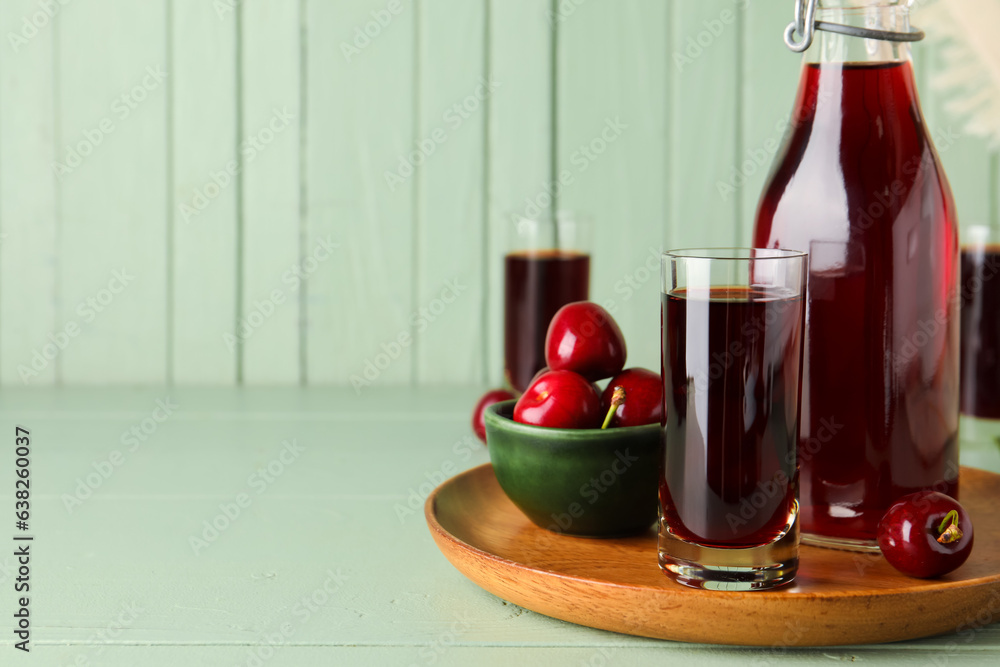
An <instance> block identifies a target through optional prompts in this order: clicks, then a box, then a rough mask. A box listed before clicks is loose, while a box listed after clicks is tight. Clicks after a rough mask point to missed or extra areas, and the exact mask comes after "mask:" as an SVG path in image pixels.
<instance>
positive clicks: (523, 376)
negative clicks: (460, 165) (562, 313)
mask: <svg viewBox="0 0 1000 667" xmlns="http://www.w3.org/2000/svg"><path fill="white" fill-rule="evenodd" d="M512 223H513V224H512V228H511V232H510V240H509V243H508V245H509V250H508V253H507V256H506V257H505V258H504V377H505V379H506V382H507V385H508V386H509V387H510V388H511V389H513V390H515V391H518V392H523V391H524V390H525V389H527V388H528V384H529V383H530V382H531V379H532V378H533V377H534V376H535V374H536V373H538V371H540V370H541V369H542V368H544V367H545V335H546V333H547V332H548V330H549V322H551V321H552V316H553V315H555V314H556V311H558V310H559V309H560V308H562V307H563V306H565V305H566V304H567V303H572V302H574V301H586V300H587V299H588V298H589V294H590V252H589V251H590V224H589V222H588V221H587V220H585V219H581V218H580V217H578V216H574V215H573V214H571V213H569V212H565V211H560V212H558V213H555V214H552V213H543V214H540V215H535V216H530V217H529V216H526V215H515V216H513V217H512Z"/></svg>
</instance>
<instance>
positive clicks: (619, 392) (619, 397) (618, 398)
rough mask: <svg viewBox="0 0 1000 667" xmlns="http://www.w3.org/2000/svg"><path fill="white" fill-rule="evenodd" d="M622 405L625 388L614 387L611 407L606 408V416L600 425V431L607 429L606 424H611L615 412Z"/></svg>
mask: <svg viewBox="0 0 1000 667" xmlns="http://www.w3.org/2000/svg"><path fill="white" fill-rule="evenodd" d="M623 403H625V387H615V390H614V392H613V393H612V394H611V407H610V408H608V415H607V416H606V417H605V418H604V424H602V425H601V428H602V429H605V428H607V427H608V424H610V423H611V418H612V417H614V416H615V411H616V410H618V408H619V407H621V405H622V404H623Z"/></svg>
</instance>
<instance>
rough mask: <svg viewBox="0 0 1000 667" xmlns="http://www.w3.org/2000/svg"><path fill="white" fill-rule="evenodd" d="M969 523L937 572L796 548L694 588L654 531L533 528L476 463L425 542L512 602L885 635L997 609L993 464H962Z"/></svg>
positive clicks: (736, 633)
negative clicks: (769, 565)
mask: <svg viewBox="0 0 1000 667" xmlns="http://www.w3.org/2000/svg"><path fill="white" fill-rule="evenodd" d="M961 489H962V504H963V505H964V506H965V507H966V509H967V510H968V511H969V513H970V515H971V516H972V520H973V523H974V525H975V531H976V533H975V546H974V547H973V550H972V555H971V556H970V557H969V560H968V561H967V562H966V563H965V564H964V565H963V566H962V567H960V568H959V569H958V570H956V571H955V572H953V573H952V574H950V575H948V576H946V577H944V578H942V579H938V580H931V581H927V580H920V579H911V578H909V577H906V576H903V575H901V574H899V573H897V572H896V571H895V570H894V569H892V567H891V566H890V565H889V564H888V563H886V562H885V561H884V560H883V559H882V558H881V556H879V555H878V554H856V553H851V552H846V551H834V550H830V549H820V548H815V547H807V546H803V547H802V549H801V552H800V566H799V573H798V576H797V578H796V581H795V583H794V584H792V585H791V586H789V587H787V588H785V589H783V590H779V591H767V592H748V593H730V592H716V591H701V590H697V589H692V588H687V587H684V586H680V585H678V584H675V583H674V582H672V581H670V580H669V579H668V578H667V577H666V576H665V575H664V574H663V573H662V572H660V569H659V567H658V566H657V562H656V537H655V533H654V531H653V530H652V529H651V530H650V531H649V533H648V534H646V535H642V536H638V537H632V538H624V539H609V540H599V539H587V538H577V537H569V536H564V535H557V534H555V533H551V532H549V531H546V530H543V529H541V528H538V527H536V526H535V525H534V524H533V523H531V522H530V521H529V520H528V519H527V517H525V516H524V514H522V513H521V511H520V510H518V509H517V508H516V507H515V506H514V504H513V503H511V502H510V500H508V499H507V496H506V495H504V493H503V491H502V490H501V489H500V486H499V484H497V481H496V477H495V476H494V475H493V468H492V466H491V465H489V464H486V465H482V466H479V467H478V468H474V469H472V470H469V471H467V472H465V473H462V474H460V475H457V476H456V477H453V478H452V479H450V480H448V481H447V482H445V483H444V484H442V485H441V486H440V487H438V488H437V490H436V491H435V492H434V493H433V494H431V496H430V497H429V498H428V499H427V503H426V506H425V514H426V517H427V523H428V525H429V526H430V529H431V534H432V535H433V536H434V540H435V542H437V545H438V547H439V548H440V549H441V551H442V552H443V553H444V555H445V556H446V557H447V558H448V560H449V561H451V563H452V564H453V565H454V566H455V567H456V568H458V570H459V571H460V572H462V574H464V575H465V576H467V577H468V578H469V579H471V580H472V581H474V582H475V583H476V584H478V585H479V586H481V587H483V588H485V589H486V590H487V591H489V592H491V593H493V594H494V595H497V596H499V597H501V598H503V599H505V600H509V601H510V602H513V603H514V604H517V605H520V606H522V607H525V608H527V609H531V610H533V611H536V612H538V613H541V614H545V615H546V616H552V617H554V618H559V619H562V620H565V621H570V622H572V623H578V624H580V625H587V626H590V627H594V628H601V629H604V630H612V631H614V632H623V633H626V634H631V635H640V636H644V637H655V638H660V639H673V640H679V641H687V642H705V643H713V644H737V645H748V646H776V647H784V646H828V645H838V644H870V643H879V642H891V641H899V640H904V639H914V638H917V637H927V636H930V635H936V634H941V633H945V632H956V631H966V630H968V629H976V628H979V627H982V626H983V625H986V624H989V623H992V622H994V621H998V620H1000V514H998V513H997V511H996V508H997V506H998V504H1000V475H995V474H993V473H989V472H985V471H982V470H976V469H973V468H963V469H962V472H961Z"/></svg>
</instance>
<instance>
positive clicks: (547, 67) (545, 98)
mask: <svg viewBox="0 0 1000 667" xmlns="http://www.w3.org/2000/svg"><path fill="white" fill-rule="evenodd" d="M489 11H490V15H489V21H490V34H489V40H490V44H489V47H490V52H489V70H490V73H491V74H492V75H493V76H494V77H496V80H497V81H500V82H501V83H502V84H503V88H502V90H501V94H498V95H495V96H494V97H492V98H491V99H490V108H489V111H490V113H489V125H490V126H489V141H488V144H487V147H486V157H487V161H488V164H487V169H488V181H489V182H488V184H487V188H488V197H489V206H488V218H487V224H488V228H487V233H486V248H485V251H486V254H485V258H484V262H485V263H486V265H487V268H488V275H487V282H486V285H485V288H484V291H485V294H486V299H487V301H488V303H487V312H486V330H485V331H484V332H483V336H484V343H485V355H486V378H487V380H488V382H489V384H491V385H494V386H500V385H501V384H502V382H503V368H504V351H503V344H504V340H503V326H504V320H503V318H504V262H503V258H504V256H505V255H506V252H507V250H508V249H509V244H510V241H511V237H512V233H513V229H512V228H513V224H514V223H513V221H512V217H513V216H514V215H527V214H531V213H532V212H533V210H534V209H533V208H532V207H538V208H539V209H543V208H546V207H547V208H551V206H552V204H551V203H548V204H546V202H550V201H551V195H550V193H549V192H548V187H552V186H551V185H550V181H551V178H552V169H553V156H552V132H553V118H552V110H553V109H552V107H553V104H552V102H553V99H552V98H553V85H554V81H553V77H552V65H553V58H554V56H555V54H554V53H553V51H552V46H553V43H552V40H553V33H554V31H555V30H556V29H557V24H558V23H559V15H558V14H552V2H551V0H490V2H489Z"/></svg>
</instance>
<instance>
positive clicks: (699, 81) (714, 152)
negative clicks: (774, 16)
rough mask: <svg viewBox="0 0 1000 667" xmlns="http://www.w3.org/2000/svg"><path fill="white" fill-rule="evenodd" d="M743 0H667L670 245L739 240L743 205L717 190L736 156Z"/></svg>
mask: <svg viewBox="0 0 1000 667" xmlns="http://www.w3.org/2000/svg"><path fill="white" fill-rule="evenodd" d="M750 4H754V3H750ZM745 6H749V5H748V4H747V3H745V2H742V1H741V0H705V1H704V2H675V3H672V7H673V10H674V11H673V21H672V27H673V40H674V41H673V48H672V50H671V54H670V67H671V74H672V75H673V86H672V100H671V101H672V114H671V128H670V139H669V141H670V154H671V159H672V164H671V175H672V181H673V188H672V193H673V197H672V201H671V213H672V215H671V220H672V221H673V228H672V230H671V231H672V236H671V239H670V243H671V245H672V246H674V247H691V246H705V245H715V246H718V245H726V244H735V243H737V242H738V241H739V240H740V239H739V233H742V222H741V219H740V218H741V215H742V206H741V204H740V201H739V198H738V197H736V196H730V197H728V198H723V197H722V196H721V194H720V192H719V187H718V181H719V178H720V174H723V175H728V174H729V173H730V172H731V171H732V170H733V169H735V168H737V166H738V164H739V163H740V162H741V161H742V160H741V159H740V154H739V150H740V146H741V141H740V137H739V133H740V132H741V125H740V115H739V114H740V109H739V105H740V100H739V99H738V91H740V90H741V89H742V84H741V82H740V81H739V77H740V70H739V66H738V65H739V56H740V55H741V54H740V43H741V41H742V36H741V29H742V24H743V23H744V22H745V18H746V17H745V16H744V15H743V13H744V11H745V9H744V8H745ZM738 231H739V233H738Z"/></svg>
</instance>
